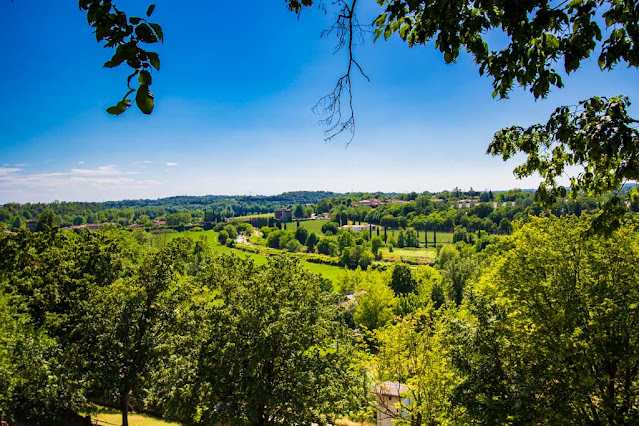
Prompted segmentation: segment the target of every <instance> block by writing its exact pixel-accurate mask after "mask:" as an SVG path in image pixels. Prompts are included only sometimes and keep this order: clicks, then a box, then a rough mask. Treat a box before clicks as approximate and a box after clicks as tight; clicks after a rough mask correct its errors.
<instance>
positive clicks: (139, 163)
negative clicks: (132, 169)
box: [131, 160, 153, 166]
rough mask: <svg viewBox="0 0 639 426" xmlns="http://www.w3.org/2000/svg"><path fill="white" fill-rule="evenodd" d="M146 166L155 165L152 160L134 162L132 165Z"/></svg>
mask: <svg viewBox="0 0 639 426" xmlns="http://www.w3.org/2000/svg"><path fill="white" fill-rule="evenodd" d="M145 164H153V161H151V160H142V161H134V162H133V163H131V165H132V166H144V165H145Z"/></svg>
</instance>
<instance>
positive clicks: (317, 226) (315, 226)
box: [286, 219, 328, 236]
mask: <svg viewBox="0 0 639 426" xmlns="http://www.w3.org/2000/svg"><path fill="white" fill-rule="evenodd" d="M326 222H328V220H326V219H316V220H304V221H300V228H305V229H306V230H307V231H308V233H309V234H310V233H311V232H315V234H317V236H322V235H324V234H322V225H324V224H325V223H326ZM286 229H288V230H293V231H295V230H296V229H297V222H288V223H287V224H286Z"/></svg>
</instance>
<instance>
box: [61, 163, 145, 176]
mask: <svg viewBox="0 0 639 426" xmlns="http://www.w3.org/2000/svg"><path fill="white" fill-rule="evenodd" d="M136 173H139V172H123V171H121V170H119V169H118V166H114V165H108V166H100V167H98V168H97V169H71V174H73V175H82V176H105V175H107V176H113V175H133V174H136Z"/></svg>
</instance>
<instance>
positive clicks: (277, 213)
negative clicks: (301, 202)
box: [273, 209, 293, 222]
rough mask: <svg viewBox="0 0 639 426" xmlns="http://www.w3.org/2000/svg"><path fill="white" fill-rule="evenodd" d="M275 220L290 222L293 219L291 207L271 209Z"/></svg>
mask: <svg viewBox="0 0 639 426" xmlns="http://www.w3.org/2000/svg"><path fill="white" fill-rule="evenodd" d="M273 216H274V217H275V220H281V221H282V222H290V221H291V220H292V219H293V210H291V209H277V210H274V211H273Z"/></svg>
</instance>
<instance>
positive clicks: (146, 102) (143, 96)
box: [135, 84, 155, 115]
mask: <svg viewBox="0 0 639 426" xmlns="http://www.w3.org/2000/svg"><path fill="white" fill-rule="evenodd" d="M135 103H136V104H137V106H138V108H139V109H140V111H142V113H144V114H147V115H149V114H151V113H152V112H153V107H154V106H155V102H154V97H153V93H151V91H150V90H149V86H148V85H146V84H142V85H140V88H139V89H138V93H137V94H136V95H135Z"/></svg>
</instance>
